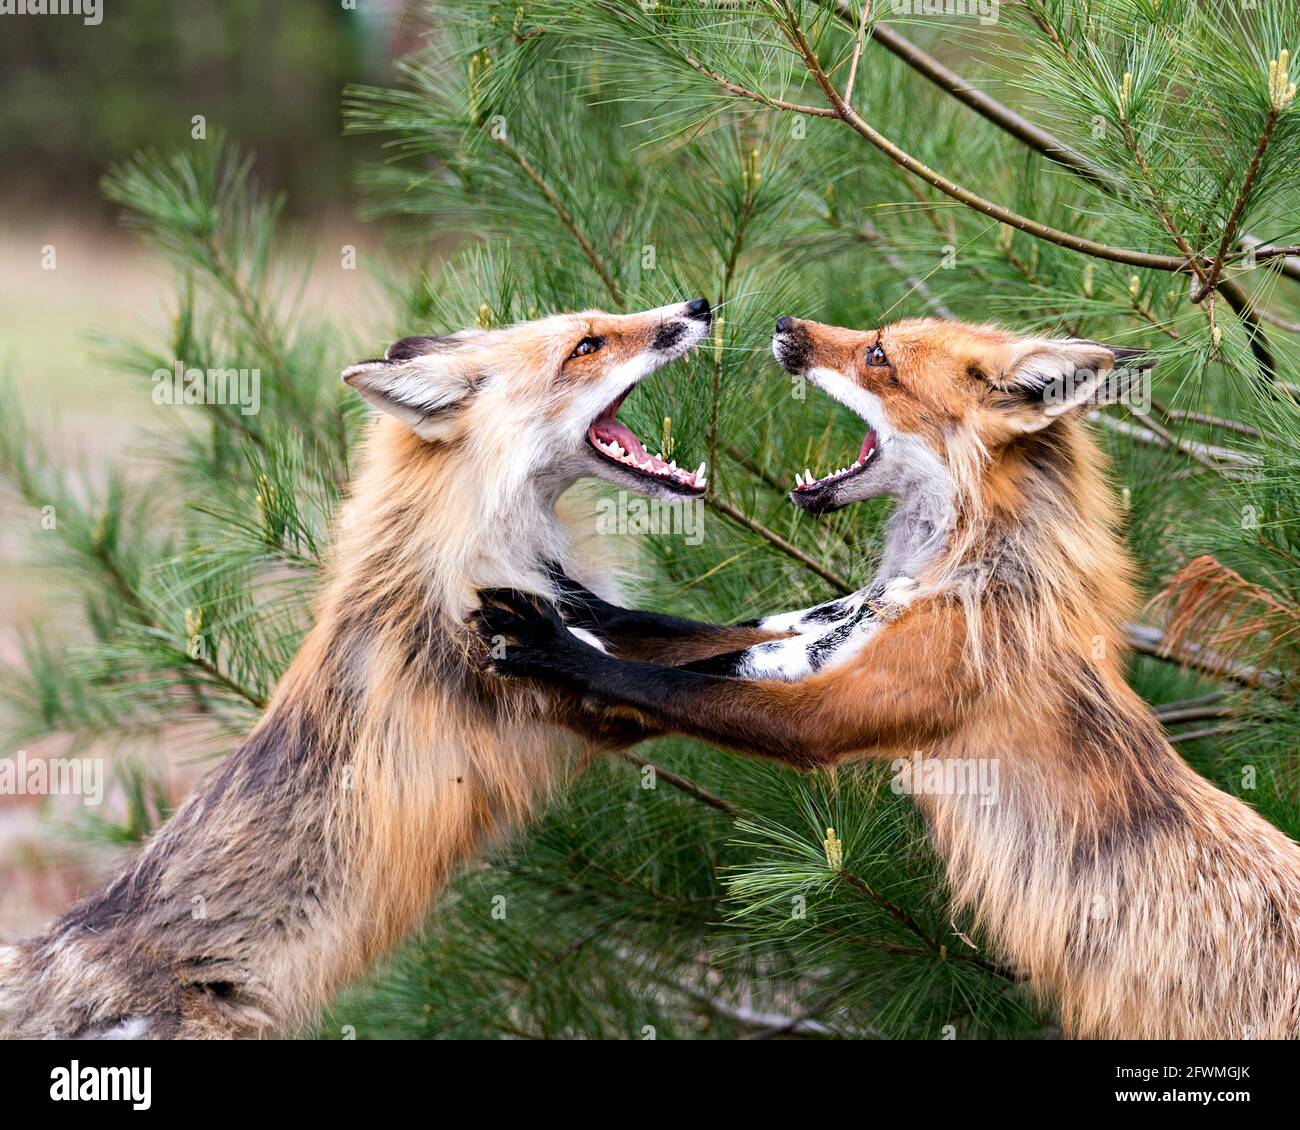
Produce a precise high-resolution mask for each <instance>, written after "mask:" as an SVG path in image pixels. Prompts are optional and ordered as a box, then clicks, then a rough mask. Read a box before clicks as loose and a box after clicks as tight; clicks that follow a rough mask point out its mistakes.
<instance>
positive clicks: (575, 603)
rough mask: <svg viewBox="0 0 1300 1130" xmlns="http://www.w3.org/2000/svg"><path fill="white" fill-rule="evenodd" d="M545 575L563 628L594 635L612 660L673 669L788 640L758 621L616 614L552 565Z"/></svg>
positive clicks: (780, 631)
mask: <svg viewBox="0 0 1300 1130" xmlns="http://www.w3.org/2000/svg"><path fill="white" fill-rule="evenodd" d="M547 571H548V572H549V574H550V577H551V580H552V582H553V583H554V585H555V587H556V590H557V592H558V593H559V607H560V611H561V613H562V614H563V617H564V622H565V624H567V625H568V626H569V627H571V628H581V629H583V630H584V631H589V632H595V633H596V634H597V635H598V636H599V637H600V639H601V640H602V641H603V642H604V643H605V644H606V645H607V646H608V650H609V651H610V652H611V654H613V655H616V656H618V657H619V658H620V659H640V660H644V661H646V662H650V663H664V664H667V665H669V666H676V665H678V664H682V663H691V662H694V661H696V660H701V659H707V658H708V657H709V656H713V655H721V654H723V653H726V652H733V651H739V650H741V649H743V648H747V647H751V646H753V645H754V644H758V643H763V642H765V641H767V640H779V639H782V638H783V637H784V636H785V635H787V634H788V632H787V631H786V630H784V629H781V628H767V627H765V626H763V625H762V624H761V623H760V622H758V621H755V622H753V623H749V624H736V625H726V624H708V623H703V622H700V621H696V620H685V619H682V618H681V617H678V616H662V615H660V614H659V613H657V612H641V611H638V610H637V609H634V608H620V607H619V606H618V605H617V604H611V603H610V602H609V601H607V600H603V599H602V598H601V597H599V596H597V595H596V594H595V593H594V592H592V591H591V590H590V589H588V588H586V587H584V586H583V585H581V584H579V583H578V582H577V581H575V580H574V579H573V578H572V577H569V576H568V575H566V574H565V572H564V570H563V569H561V568H560V566H559V565H557V564H554V563H551V564H549V565H548V566H547Z"/></svg>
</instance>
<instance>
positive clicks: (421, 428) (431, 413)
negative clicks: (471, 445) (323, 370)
mask: <svg viewBox="0 0 1300 1130" xmlns="http://www.w3.org/2000/svg"><path fill="white" fill-rule="evenodd" d="M477 336H478V335H476V334H452V335H451V336H449V337H404V338H402V340H401V341H396V342H394V343H393V344H392V345H390V346H389V347H388V349H387V350H386V351H385V352H384V356H383V357H382V358H380V359H377V360H374V361H359V362H357V364H355V365H350V366H349V367H348V368H346V369H344V370H343V379H344V381H346V382H347V383H348V384H350V385H351V386H352V387H353V388H354V389H356V390H357V392H359V393H360V394H361V395H362V396H363V397H364V398H365V399H366V400H367V401H369V402H370V403H371V404H372V405H374V407H376V408H378V409H379V410H380V411H381V412H387V413H388V414H389V415H390V416H395V417H396V418H397V419H399V420H401V421H402V423H404V424H405V425H406V426H407V427H409V428H410V429H411V430H412V431H414V432H415V433H416V435H418V436H420V437H422V438H423V439H427V440H439V439H445V438H446V437H447V435H448V434H449V433H450V431H451V428H452V426H453V425H454V423H455V418H456V416H457V414H458V412H459V411H460V409H461V408H463V407H464V405H465V404H466V403H467V402H468V401H469V400H470V398H472V396H473V394H474V392H475V391H476V389H477V387H478V381H479V372H478V368H477V366H476V365H474V364H473V363H472V354H471V351H470V350H468V349H466V348H465V346H466V344H467V342H469V341H471V340H472V339H473V338H475V337H477Z"/></svg>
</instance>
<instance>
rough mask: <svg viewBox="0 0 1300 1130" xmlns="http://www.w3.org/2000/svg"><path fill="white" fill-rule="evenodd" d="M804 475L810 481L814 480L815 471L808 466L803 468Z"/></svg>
mask: <svg viewBox="0 0 1300 1130" xmlns="http://www.w3.org/2000/svg"><path fill="white" fill-rule="evenodd" d="M803 477H804V478H805V479H806V480H807V481H808V482H810V483H811V482H813V481H814V477H813V473H812V472H811V471H810V470H808V468H807V467H805V468H804V469H803Z"/></svg>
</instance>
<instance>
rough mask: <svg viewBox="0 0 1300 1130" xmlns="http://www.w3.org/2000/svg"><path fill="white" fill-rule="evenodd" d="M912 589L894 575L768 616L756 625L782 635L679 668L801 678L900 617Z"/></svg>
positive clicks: (843, 658)
mask: <svg viewBox="0 0 1300 1130" xmlns="http://www.w3.org/2000/svg"><path fill="white" fill-rule="evenodd" d="M916 587H917V586H916V582H915V581H913V580H912V579H911V578H910V577H895V578H893V579H892V580H890V581H888V582H885V581H878V582H877V583H876V584H874V585H872V586H871V587H870V588H865V589H861V590H859V591H858V592H855V593H853V594H851V595H849V596H844V597H840V598H838V599H837V600H830V601H827V602H826V603H825V604H819V605H817V606H816V607H814V608H808V609H804V610H803V611H800V612H785V613H780V614H778V615H776V616H769V617H767V618H765V619H763V620H761V621H759V624H760V626H761V627H763V628H767V629H770V630H784V631H786V632H787V635H786V636H784V637H783V638H778V639H774V640H771V641H769V642H765V643H759V644H754V645H752V646H751V647H747V648H744V649H743V650H740V651H732V652H727V653H725V654H721V655H714V656H710V657H709V658H707V659H702V660H698V661H696V662H693V663H687V664H683V666H685V667H686V668H687V669H688V670H691V671H699V672H702V673H704V674H708V675H725V676H727V677H729V678H733V679H743V678H750V679H781V680H783V681H785V682H793V681H795V680H797V679H806V678H807V677H808V676H810V675H815V674H817V672H819V671H822V670H825V669H827V668H830V667H835V666H839V665H841V664H843V663H847V662H850V661H851V660H852V659H853V657H854V656H855V655H856V654H857V653H858V652H859V651H860V650H861V649H862V648H863V647H865V646H866V645H867V643H869V642H870V641H871V640H872V638H874V637H875V636H876V635H877V634H878V633H879V632H880V631H881V630H882V628H884V626H885V625H886V624H888V623H889V622H890V621H891V620H893V619H896V618H897V617H898V616H899V615H901V613H902V612H903V610H904V609H905V608H906V607H907V606H908V604H910V603H911V600H912V596H913V594H914V593H915V591H916ZM791 633H792V634H791Z"/></svg>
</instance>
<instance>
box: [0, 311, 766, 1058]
mask: <svg viewBox="0 0 1300 1130" xmlns="http://www.w3.org/2000/svg"><path fill="white" fill-rule="evenodd" d="M710 317H711V313H710V309H709V304H708V302H707V301H705V300H704V299H702V298H699V299H695V300H693V301H691V302H686V303H681V304H678V305H674V306H666V307H663V308H660V309H655V310H648V311H645V312H643V313H637V314H628V315H611V314H605V313H601V312H599V311H587V312H585V313H581V314H571V315H560V316H556V317H550V318H544V319H541V320H539V321H535V322H531V323H527V324H523V325H516V326H512V327H508V328H504V329H500V330H494V331H491V332H470V333H460V334H454V335H452V336H450V337H439V338H435V337H421V338H407V339H405V340H403V341H399V342H397V343H396V344H394V345H392V346H391V347H390V348H389V349H388V351H387V353H386V355H385V356H384V358H382V359H379V360H374V361H366V362H362V363H360V364H357V365H353V366H352V367H351V368H349V369H348V370H347V371H346V372H345V373H344V374H343V376H344V380H345V381H347V382H348V383H349V384H350V385H351V386H352V387H353V388H355V389H356V390H357V391H358V392H359V393H360V394H361V395H362V396H364V397H365V398H366V399H367V400H369V401H370V402H371V403H372V404H374V405H375V406H377V407H378V408H379V409H381V411H382V412H383V413H384V414H385V415H384V416H383V417H381V418H380V420H379V422H378V424H377V426H375V427H374V428H373V429H371V430H370V432H369V435H368V436H367V438H366V439H365V441H364V444H363V446H364V459H363V464H364V468H363V469H362V470H361V471H360V473H359V476H358V477H357V479H356V481H355V483H354V484H353V489H352V498H351V501H350V503H349V504H348V507H347V511H346V514H345V517H344V520H343V521H342V523H341V525H340V530H339V533H338V535H337V539H336V545H335V548H334V552H333V563H332V565H331V567H330V570H329V577H328V583H327V584H326V586H325V588H324V591H323V593H322V596H321V599H320V605H319V614H318V618H317V623H316V625H315V628H314V629H313V630H312V632H311V633H310V635H309V636H308V638H307V640H306V641H305V642H304V644H303V646H302V649H301V650H300V652H299V653H298V655H297V657H296V658H295V659H294V660H293V662H292V664H291V665H290V667H289V669H288V670H287V672H286V673H285V675H284V677H283V678H282V680H281V681H280V683H279V685H278V686H277V688H276V691H275V694H274V696H273V699H272V702H271V704H270V706H269V707H268V709H267V711H266V714H265V716H264V718H263V719H262V721H261V722H260V724H259V725H258V726H257V727H256V729H255V730H254V731H253V733H252V734H251V736H250V737H249V738H248V739H247V741H246V742H245V743H244V745H243V746H242V748H240V749H239V750H238V751H237V752H235V753H234V754H232V755H231V756H230V757H229V758H228V759H227V760H226V761H225V762H224V763H223V764H222V765H221V766H220V767H219V768H218V769H216V770H215V771H214V772H213V773H212V774H211V775H209V776H208V777H207V778H205V779H204V781H203V782H202V783H201V784H200V785H199V786H198V787H197V788H196V789H195V791H194V792H193V794H192V795H191V796H190V797H189V798H188V799H187V800H186V801H185V803H184V804H183V805H182V806H181V807H180V808H179V810H178V811H177V812H176V814H175V815H174V816H173V817H172V818H171V820H170V821H168V823H167V824H166V825H164V826H163V827H162V829H160V830H159V832H158V833H157V834H156V835H155V836H154V837H153V838H152V839H151V840H150V841H149V842H148V843H147V844H146V845H145V847H144V848H143V850H142V851H141V852H140V853H139V855H138V856H137V857H136V858H135V860H134V861H133V862H132V863H131V864H130V865H129V866H128V867H127V869H126V870H125V871H123V873H122V874H121V875H119V876H118V877H117V878H116V879H115V880H113V881H112V882H111V883H109V884H108V886H107V887H106V888H105V889H104V890H102V891H100V892H99V893H97V894H94V895H92V896H91V897H89V898H87V899H86V900H85V901H83V902H81V903H80V904H78V905H76V906H74V907H73V908H72V909H71V910H70V911H68V912H67V913H66V914H65V915H64V916H63V917H62V918H60V919H59V920H58V921H57V922H55V923H54V924H53V926H52V927H51V928H50V930H49V932H48V933H47V934H46V935H45V936H43V937H40V938H36V939H33V940H30V941H26V942H23V943H20V944H18V945H16V946H12V947H0V1034H3V1035H6V1036H46V1035H55V1036H80V1037H110V1036H111V1037H151V1038H167V1037H203V1036H257V1035H266V1034H271V1033H277V1032H284V1031H287V1030H290V1029H292V1028H293V1027H294V1026H296V1025H298V1024H301V1023H302V1022H305V1021H308V1020H309V1019H310V1018H311V1017H312V1016H313V1015H314V1014H315V1012H316V1011H317V1009H318V1007H319V1006H320V1005H321V1003H322V1002H324V1001H325V1000H327V999H328V998H329V997H330V995H331V994H332V993H333V992H335V991H336V990H337V989H338V987H339V986H340V985H341V984H342V983H343V982H344V981H346V980H347V979H348V978H349V977H351V976H353V975H354V974H356V973H357V972H359V971H360V970H363V969H365V968H366V967H367V966H368V965H369V964H371V963H372V962H374V961H375V960H376V959H377V958H378V957H380V956H381V955H383V954H384V953H385V952H387V951H388V950H389V949H390V948H391V947H392V946H393V945H394V944H395V943H396V942H397V941H398V940H400V939H401V938H402V937H403V936H404V935H405V934H406V933H407V932H408V931H409V930H410V929H411V928H412V927H414V926H415V925H417V924H419V922H420V921H421V919H422V917H423V915H424V914H425V912H426V911H427V909H428V906H429V904H430V901H431V899H432V897H433V895H434V894H435V893H436V892H437V890H438V889H439V887H440V886H441V885H442V884H443V883H444V882H445V881H446V880H447V877H448V875H449V874H450V873H451V872H452V870H453V869H454V868H455V867H456V865H457V864H459V863H461V862H462V861H464V860H466V859H468V858H472V857H473V856H474V854H475V853H477V852H478V851H479V850H480V849H481V848H482V847H483V845H484V844H486V843H487V842H488V841H490V840H491V839H492V838H493V837H494V836H496V835H498V834H499V833H500V832H502V831H503V830H506V829H509V828H510V827H512V826H514V825H516V824H517V823H518V822H519V821H521V820H523V819H524V818H525V817H526V816H527V815H528V813H529V812H530V810H531V809H532V808H533V806H534V804H535V803H536V802H537V800H538V799H539V798H542V797H544V796H545V795H546V793H547V791H548V789H550V788H551V787H552V786H553V784H554V783H555V782H557V781H558V780H560V779H561V778H562V777H563V775H564V774H565V772H566V771H567V770H568V769H569V768H570V767H571V766H572V765H573V764H574V759H575V755H576V754H577V753H578V752H579V750H580V748H581V742H580V741H579V740H578V739H577V738H575V737H574V735H573V733H572V732H571V730H570V729H568V728H565V727H564V726H563V725H562V723H565V722H568V723H570V724H571V725H572V727H575V728H577V729H579V730H580V731H581V732H582V733H583V734H584V735H586V736H587V738H588V739H589V740H590V741H592V742H594V743H596V744H598V745H600V744H603V745H606V746H615V745H618V744H620V743H624V744H625V743H626V742H627V741H629V740H633V739H635V738H636V737H639V736H640V734H641V732H642V731H640V730H635V729H632V728H630V727H628V726H626V725H625V724H621V723H617V722H608V721H605V720H602V719H600V718H597V717H594V716H592V715H590V714H586V715H583V716H576V715H575V713H574V710H573V704H572V702H571V701H568V700H566V699H565V698H564V696H559V695H556V694H555V693H553V692H545V693H539V692H537V691H536V690H533V689H530V688H523V687H518V686H515V687H505V686H503V685H502V684H501V683H500V682H496V681H489V680H486V679H485V678H484V677H483V675H482V674H481V673H480V672H479V671H478V669H477V665H476V663H475V662H474V661H473V652H474V650H475V649H476V648H478V647H479V646H480V645H479V643H478V640H477V638H476V637H475V636H474V635H473V634H472V633H471V632H470V631H468V630H467V629H466V627H465V626H464V625H465V620H466V617H467V614H468V613H469V612H470V610H471V609H472V608H473V606H474V604H475V596H474V593H475V590H476V589H477V588H481V587H483V586H491V585H511V586H515V587H524V588H531V589H534V590H535V591H538V592H542V593H549V592H557V593H558V591H559V590H558V589H556V588H555V587H554V586H555V585H556V584H557V582H559V581H560V580H561V579H563V583H564V584H566V585H573V584H575V583H576V582H570V581H568V579H567V576H566V572H570V571H578V572H580V573H581V567H580V564H579V561H578V558H577V550H576V549H575V547H574V545H573V544H572V542H573V532H574V531H573V530H572V529H571V528H570V527H569V525H567V524H566V522H565V521H564V520H562V519H561V518H559V517H557V515H556V512H555V503H556V500H557V499H558V498H559V496H560V494H561V492H562V491H564V490H565V488H566V487H568V486H569V485H570V484H572V483H573V482H574V481H575V480H577V479H578V478H580V477H583V476H595V477H598V478H602V479H606V480H608V481H610V482H612V483H614V484H616V485H618V486H620V487H624V488H626V489H629V490H636V491H641V492H643V493H646V494H650V495H653V496H657V497H661V498H679V497H683V496H692V495H698V494H700V493H701V492H702V491H703V490H704V487H705V479H704V468H703V467H701V468H700V469H699V470H698V471H687V470H683V469H679V468H677V466H676V464H675V463H667V462H665V461H664V460H663V459H661V458H659V457H657V456H652V455H649V454H648V453H647V452H646V451H645V449H644V447H643V446H642V444H641V443H640V441H639V440H638V439H637V438H636V437H635V436H634V435H633V434H632V433H631V432H630V431H629V430H628V428H627V427H626V426H625V425H623V424H622V423H621V422H620V421H619V420H618V418H617V412H618V409H619V406H620V404H621V403H622V401H623V399H624V397H626V396H627V394H628V393H629V392H630V391H631V390H632V389H633V388H634V387H635V386H636V385H637V383H638V382H639V381H641V380H642V379H643V378H644V377H646V376H648V375H649V374H651V373H653V372H654V371H655V370H656V369H658V368H660V367H661V366H663V365H665V364H667V363H669V362H671V361H673V360H675V359H676V358H679V357H681V356H683V355H684V354H685V353H686V352H687V351H688V350H690V349H691V348H692V347H694V346H696V345H698V344H699V342H700V341H701V340H702V339H703V338H704V337H705V335H706V334H707V333H708V329H709V324H710ZM582 575H585V576H586V577H588V578H591V577H592V576H593V572H592V571H591V570H590V569H589V570H588V571H587V572H586V573H585V574H582ZM596 576H597V577H598V579H597V580H594V581H593V582H592V583H594V584H596V585H597V587H602V588H603V589H604V590H605V592H606V593H607V594H608V595H611V596H612V595H615V594H614V592H613V589H612V586H611V584H610V581H609V578H608V577H605V578H599V575H598V574H596ZM647 622H654V618H653V617H652V618H649V620H647V621H643V623H647ZM667 623H671V622H667ZM771 636H772V633H770V632H764V631H762V630H759V629H754V628H739V629H726V628H723V629H717V630H710V629H704V628H701V629H699V630H695V631H692V632H683V631H680V630H675V635H674V639H673V643H672V649H673V650H674V651H675V652H676V653H677V654H678V655H679V656H680V657H681V658H682V659H689V658H698V657H701V656H705V655H709V654H713V653H715V652H717V651H725V650H732V649H735V648H738V647H744V646H746V645H748V644H750V643H752V642H755V641H757V640H762V639H767V638H771ZM640 654H644V655H646V656H647V657H657V658H662V656H663V653H662V651H661V650H659V649H656V647H655V646H654V645H653V642H651V643H649V644H647V645H646V646H645V648H644V650H643V651H642V652H641V653H640Z"/></svg>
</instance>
